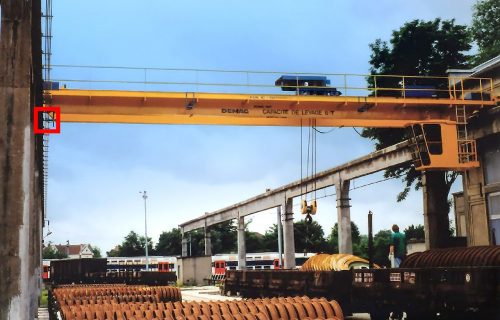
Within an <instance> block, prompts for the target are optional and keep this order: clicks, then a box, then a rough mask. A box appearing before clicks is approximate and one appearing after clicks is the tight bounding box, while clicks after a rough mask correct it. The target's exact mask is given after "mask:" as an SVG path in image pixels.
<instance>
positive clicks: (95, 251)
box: [90, 246, 101, 258]
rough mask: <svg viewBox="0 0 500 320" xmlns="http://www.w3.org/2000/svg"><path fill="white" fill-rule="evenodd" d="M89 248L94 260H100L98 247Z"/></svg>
mask: <svg viewBox="0 0 500 320" xmlns="http://www.w3.org/2000/svg"><path fill="white" fill-rule="evenodd" d="M90 248H91V249H92V253H93V254H94V258H101V249H99V247H96V246H91V247H90Z"/></svg>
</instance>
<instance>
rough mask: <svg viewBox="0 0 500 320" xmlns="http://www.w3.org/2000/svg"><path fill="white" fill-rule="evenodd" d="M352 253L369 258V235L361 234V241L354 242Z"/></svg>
mask: <svg viewBox="0 0 500 320" xmlns="http://www.w3.org/2000/svg"><path fill="white" fill-rule="evenodd" d="M352 253H353V254H354V255H355V256H358V257H361V258H365V259H368V236H367V235H365V234H362V235H360V237H359V242H358V243H353V244H352Z"/></svg>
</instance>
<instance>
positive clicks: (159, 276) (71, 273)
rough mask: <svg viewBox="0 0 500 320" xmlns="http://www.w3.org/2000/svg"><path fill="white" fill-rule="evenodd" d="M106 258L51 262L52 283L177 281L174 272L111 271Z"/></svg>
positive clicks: (151, 283)
mask: <svg viewBox="0 0 500 320" xmlns="http://www.w3.org/2000/svg"><path fill="white" fill-rule="evenodd" d="M108 267H109V266H108V264H107V261H106V258H94V259H90V258H87V259H63V260H53V261H51V274H50V281H51V282H52V283H53V284H55V285H58V284H72V283H75V284H76V283H85V284H91V283H96V284H97V283H126V284H143V285H168V284H172V283H175V282H176V281H177V275H176V273H175V272H172V271H145V270H139V271H135V270H132V269H128V270H125V269H124V270H123V271H109V270H108Z"/></svg>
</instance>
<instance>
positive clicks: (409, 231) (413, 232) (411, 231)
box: [404, 224, 425, 240]
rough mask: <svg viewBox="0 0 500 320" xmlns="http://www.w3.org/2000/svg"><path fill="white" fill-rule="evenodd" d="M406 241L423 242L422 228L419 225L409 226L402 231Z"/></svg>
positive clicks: (423, 233)
mask: <svg viewBox="0 0 500 320" xmlns="http://www.w3.org/2000/svg"><path fill="white" fill-rule="evenodd" d="M404 233H405V236H406V240H410V239H417V240H424V239H425V232H424V226H423V225H421V224H419V225H417V226H414V225H410V226H408V227H407V228H406V229H405V230H404Z"/></svg>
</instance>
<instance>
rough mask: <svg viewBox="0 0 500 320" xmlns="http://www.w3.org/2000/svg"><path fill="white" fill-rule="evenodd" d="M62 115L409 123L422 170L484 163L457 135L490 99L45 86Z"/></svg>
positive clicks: (97, 119) (113, 119) (101, 119)
mask: <svg viewBox="0 0 500 320" xmlns="http://www.w3.org/2000/svg"><path fill="white" fill-rule="evenodd" d="M45 103H46V104H47V105H52V106H59V107H60V108H61V121H63V122H92V123H144V124H206V125H250V126H317V127H332V126H335V127H343V126H348V127H385V128H405V127H409V128H411V133H412V135H413V142H414V150H415V152H414V154H415V157H414V160H415V166H416V168H417V169H419V170H427V169H449V170H463V169H466V168H470V167H476V166H478V165H479V163H478V162H477V159H476V150H475V143H474V141H471V140H459V139H458V138H457V119H456V107H457V106H460V107H461V108H463V109H464V110H465V111H466V113H467V114H468V115H470V114H471V113H472V112H474V111H477V110H479V109H480V108H482V107H484V106H489V105H495V103H496V102H495V101H493V100H465V99H460V98H454V97H453V96H452V95H451V94H450V98H408V97H381V96H378V97H353V96H314V95H286V94H270V95H266V94H263V95H261V94H227V93H194V92H188V93H186V92H148V91H112V90H73V89H61V90H50V91H46V92H45Z"/></svg>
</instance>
